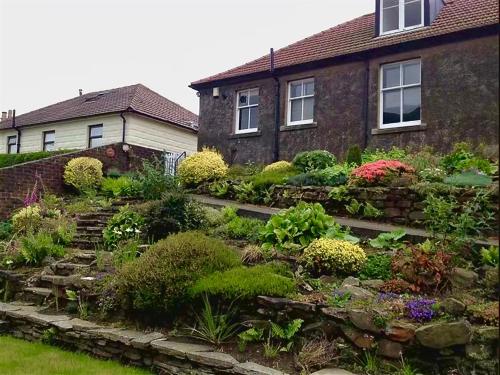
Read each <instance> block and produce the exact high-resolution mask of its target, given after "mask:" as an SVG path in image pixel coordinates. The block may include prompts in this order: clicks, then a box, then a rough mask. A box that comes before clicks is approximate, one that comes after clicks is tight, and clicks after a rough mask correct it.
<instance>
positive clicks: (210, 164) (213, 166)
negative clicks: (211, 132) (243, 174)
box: [178, 148, 228, 186]
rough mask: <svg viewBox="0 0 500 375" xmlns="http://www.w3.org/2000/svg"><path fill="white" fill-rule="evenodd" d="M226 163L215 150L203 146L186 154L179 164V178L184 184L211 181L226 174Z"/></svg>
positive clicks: (191, 184) (190, 184)
mask: <svg viewBox="0 0 500 375" xmlns="http://www.w3.org/2000/svg"><path fill="white" fill-rule="evenodd" d="M227 171H228V167H227V164H226V163H225V162H224V159H223V158H222V155H221V154H220V153H219V152H217V151H216V150H212V149H208V148H204V149H203V150H202V151H200V152H196V153H194V154H193V155H190V156H188V157H187V158H186V159H184V160H183V161H182V162H181V164H180V165H179V171H178V172H179V179H180V181H181V182H182V184H184V185H186V186H193V185H197V184H200V183H202V182H205V181H213V180H216V179H219V178H223V177H225V176H226V174H227Z"/></svg>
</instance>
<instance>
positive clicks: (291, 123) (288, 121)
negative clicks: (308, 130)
mask: <svg viewBox="0 0 500 375" xmlns="http://www.w3.org/2000/svg"><path fill="white" fill-rule="evenodd" d="M299 82H300V83H301V84H302V87H303V86H304V83H308V82H313V83H314V93H313V94H312V95H302V96H296V97H295V98H292V84H295V83H299ZM315 96H316V83H315V81H314V78H304V79H298V80H295V81H290V82H288V105H287V119H286V125H287V126H294V125H306V124H313V123H314V107H315V106H316V99H315V100H314V106H313V118H312V119H309V120H300V121H292V101H294V100H301V101H302V115H304V99H306V98H315Z"/></svg>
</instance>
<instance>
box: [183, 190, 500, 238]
mask: <svg viewBox="0 0 500 375" xmlns="http://www.w3.org/2000/svg"><path fill="white" fill-rule="evenodd" d="M191 197H192V198H193V199H195V200H197V201H198V202H200V203H203V204H206V205H208V206H212V207H215V208H221V207H226V206H233V207H236V208H237V210H238V214H239V215H242V216H248V217H253V218H257V219H261V220H267V219H269V217H270V216H272V215H274V214H276V213H278V212H280V211H282V210H283V209H281V208H275V207H267V206H259V205H254V204H247V203H240V202H237V201H231V200H226V199H219V198H214V197H208V196H205V195H197V194H192V195H191ZM333 218H334V219H335V221H336V222H337V223H339V224H340V225H342V226H347V227H349V228H351V231H352V232H353V233H354V234H355V235H357V236H362V237H369V238H373V237H376V236H378V235H379V234H380V233H384V232H392V231H394V230H397V229H401V228H402V229H404V230H405V231H406V236H407V237H406V238H407V239H408V240H410V241H412V242H424V241H425V240H427V239H428V238H430V237H431V234H430V233H428V232H427V231H425V230H424V229H419V228H410V227H404V226H399V225H393V224H387V223H379V222H373V221H367V220H360V219H352V218H347V217H342V216H333ZM475 242H476V244H478V245H486V246H489V245H494V246H498V239H497V238H496V239H487V240H482V239H477V240H476V241H475Z"/></svg>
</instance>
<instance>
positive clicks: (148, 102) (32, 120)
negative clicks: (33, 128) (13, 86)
mask: <svg viewBox="0 0 500 375" xmlns="http://www.w3.org/2000/svg"><path fill="white" fill-rule="evenodd" d="M127 110H128V111H132V112H136V113H139V114H143V115H146V116H150V117H154V118H156V119H158V120H160V121H165V122H168V123H172V124H175V125H178V126H182V127H185V128H189V129H193V130H197V129H198V116H197V115H195V114H194V113H192V112H190V111H188V110H187V109H185V108H183V107H181V106H180V105H178V104H176V103H174V102H172V101H170V100H168V99H167V98H164V97H163V96H161V95H160V94H158V93H156V92H154V91H152V90H150V89H148V88H147V87H146V86H144V85H141V84H136V85H132V86H125V87H120V88H116V89H111V90H104V91H97V92H91V93H88V94H85V95H82V96H77V97H76V98H72V99H69V100H65V101H63V102H59V103H56V104H52V105H49V106H48V107H44V108H40V109H37V110H34V111H32V112H28V113H25V114H22V115H19V116H16V126H26V125H36V124H44V123H50V122H57V121H62V120H70V119H76V118H80V117H88V116H97V115H104V114H108V113H116V112H123V111H127ZM10 127H12V119H8V120H6V121H2V122H0V129H6V128H10Z"/></svg>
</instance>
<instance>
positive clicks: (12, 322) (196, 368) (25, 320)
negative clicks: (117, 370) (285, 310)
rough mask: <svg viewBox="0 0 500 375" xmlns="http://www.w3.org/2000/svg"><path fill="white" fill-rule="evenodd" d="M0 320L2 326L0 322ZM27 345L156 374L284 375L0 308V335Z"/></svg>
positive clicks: (205, 349)
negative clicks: (55, 347) (41, 344)
mask: <svg viewBox="0 0 500 375" xmlns="http://www.w3.org/2000/svg"><path fill="white" fill-rule="evenodd" d="M1 319H4V320H1ZM2 330H3V331H4V332H6V333H9V334H11V335H13V336H15V337H18V338H22V339H25V340H29V341H35V340H40V339H42V337H43V338H44V339H45V340H48V341H50V342H51V343H54V344H59V345H62V346H65V347H68V348H71V349H74V350H78V351H81V352H85V353H90V354H92V355H94V356H96V357H98V358H102V359H114V360H119V361H121V362H124V363H127V364H131V365H134V366H138V367H146V368H150V369H152V370H153V371H154V372H155V373H158V374H165V375H166V374H176V375H194V374H199V375H203V374H207V375H208V374H240V375H284V374H283V373H282V372H281V371H276V370H273V369H271V368H267V367H264V366H261V365H258V364H256V363H253V362H245V363H240V362H238V361H237V360H236V359H235V358H233V357H232V356H230V355H229V354H226V353H222V352H219V351H216V349H215V348H214V347H212V346H208V345H199V344H193V343H186V342H177V341H173V340H170V339H167V338H166V337H165V336H164V335H163V334H161V333H159V332H149V333H147V332H141V331H135V330H128V329H121V328H109V327H103V326H99V325H97V324H94V323H92V322H89V321H85V320H81V319H77V318H71V317H69V316H66V315H47V314H41V313H39V312H37V311H36V308H35V307H33V306H19V305H17V306H16V305H11V304H6V303H1V302H0V331H2Z"/></svg>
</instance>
